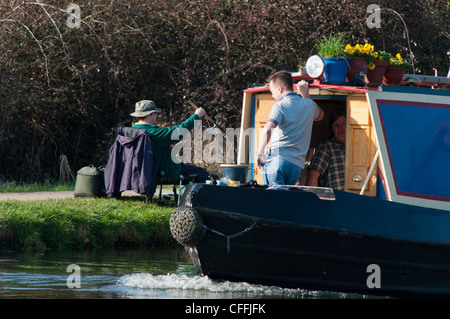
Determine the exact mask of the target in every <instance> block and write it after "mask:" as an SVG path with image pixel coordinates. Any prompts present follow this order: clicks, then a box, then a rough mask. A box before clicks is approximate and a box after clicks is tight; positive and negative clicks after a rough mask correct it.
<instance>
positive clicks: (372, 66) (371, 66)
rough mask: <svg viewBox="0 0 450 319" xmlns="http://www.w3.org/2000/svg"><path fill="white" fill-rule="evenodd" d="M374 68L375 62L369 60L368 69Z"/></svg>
mask: <svg viewBox="0 0 450 319" xmlns="http://www.w3.org/2000/svg"><path fill="white" fill-rule="evenodd" d="M373 69H375V64H373V63H372V62H369V70H373Z"/></svg>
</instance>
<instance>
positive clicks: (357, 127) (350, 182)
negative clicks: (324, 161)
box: [345, 95, 378, 196]
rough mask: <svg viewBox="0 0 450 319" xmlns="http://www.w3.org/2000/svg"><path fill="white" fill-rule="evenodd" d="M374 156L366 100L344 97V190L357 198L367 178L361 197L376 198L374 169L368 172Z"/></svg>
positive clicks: (370, 122)
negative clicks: (345, 109)
mask: <svg viewBox="0 0 450 319" xmlns="http://www.w3.org/2000/svg"><path fill="white" fill-rule="evenodd" d="M375 153H376V140H375V132H374V129H373V124H372V119H371V117H370V112H369V105H368V102H367V99H366V96H365V95H364V96H352V95H350V96H348V97H347V129H346V150H345V190H346V191H348V192H352V193H357V194H359V193H360V192H361V189H362V187H363V185H364V182H365V180H366V177H367V175H368V174H370V175H371V176H370V178H369V182H368V184H367V186H366V189H365V191H364V195H368V196H375V195H376V179H377V177H376V173H377V167H378V166H377V165H376V166H374V167H375V169H374V171H373V172H369V169H370V166H371V164H372V161H373V159H374V156H375Z"/></svg>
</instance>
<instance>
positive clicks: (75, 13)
mask: <svg viewBox="0 0 450 319" xmlns="http://www.w3.org/2000/svg"><path fill="white" fill-rule="evenodd" d="M66 12H67V14H68V15H69V16H68V17H67V20H66V25H67V27H68V28H69V29H74V28H77V29H79V28H81V8H80V6H79V5H78V4H71V5H69V6H68V7H67V9H66Z"/></svg>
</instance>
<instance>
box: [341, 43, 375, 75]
mask: <svg viewBox="0 0 450 319" xmlns="http://www.w3.org/2000/svg"><path fill="white" fill-rule="evenodd" d="M344 52H345V55H346V56H347V57H348V58H349V67H348V73H347V79H348V80H349V81H353V79H354V78H355V75H356V74H357V73H359V72H363V73H364V74H367V70H368V69H369V65H370V67H371V68H373V67H374V65H373V63H372V60H373V58H374V57H373V55H372V53H373V52H374V47H373V45H371V44H369V43H366V44H364V45H361V44H356V45H355V46H354V47H353V46H351V45H350V44H347V46H346V47H345V49H344Z"/></svg>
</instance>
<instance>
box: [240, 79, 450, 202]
mask: <svg viewBox="0 0 450 319" xmlns="http://www.w3.org/2000/svg"><path fill="white" fill-rule="evenodd" d="M293 77H294V82H296V81H299V80H302V79H305V80H309V81H310V82H312V83H311V84H310V95H311V97H312V99H313V100H314V101H315V102H316V103H317V104H318V105H319V106H320V107H321V108H322V109H323V111H324V112H325V118H324V119H323V120H322V121H316V122H314V125H313V131H312V137H311V143H310V149H309V152H308V156H307V158H306V163H305V169H304V171H306V168H307V165H308V163H309V162H310V160H311V158H312V156H313V154H314V152H315V150H316V149H317V147H318V146H319V144H320V143H321V142H322V141H323V140H324V138H325V135H326V134H327V133H328V124H329V117H330V114H332V113H333V112H334V111H335V110H337V109H345V110H346V116H347V120H346V155H345V156H346V158H345V191H346V192H351V193H356V194H362V195H365V196H374V197H379V198H385V199H388V200H397V201H401V200H399V199H401V197H402V196H408V200H405V202H409V198H410V197H411V196H410V195H411V194H412V195H413V197H417V198H418V200H419V201H421V200H423V199H425V200H429V199H432V200H437V202H438V204H436V205H437V207H443V206H444V207H446V209H447V210H448V209H449V206H450V182H449V180H450V176H449V171H450V169H449V168H448V163H450V157H449V154H450V153H449V151H450V149H444V146H442V147H441V146H437V148H436V149H434V150H430V149H429V148H427V146H430V147H431V144H432V142H430V141H431V140H432V139H433V136H435V134H434V135H433V132H434V133H436V132H437V131H438V130H439V129H441V130H447V131H445V132H446V133H445V132H444V133H442V134H448V135H446V137H445V138H448V139H449V140H448V141H447V142H448V143H449V144H448V145H447V146H448V147H449V148H450V90H449V88H450V79H447V78H444V81H443V82H440V83H438V85H439V89H436V83H433V80H432V79H428V80H427V79H425V80H424V79H422V81H421V83H422V85H420V86H419V85H417V81H411V82H409V81H408V79H411V78H413V76H409V77H408V75H405V76H404V80H403V82H402V83H401V84H400V85H396V86H385V85H380V86H365V87H358V86H352V85H333V84H324V83H321V82H320V81H318V80H314V79H312V78H310V77H309V76H307V75H300V74H293ZM415 78H416V77H415V76H414V79H415ZM430 78H432V77H430ZM439 80H440V81H441V80H442V78H439ZM434 82H436V81H434ZM275 102H276V101H275V100H274V99H273V98H272V95H271V93H270V90H269V87H268V86H255V87H251V88H248V89H246V90H244V92H243V108H242V119H241V134H240V141H239V150H238V158H237V161H238V164H248V166H249V171H248V180H256V182H257V183H258V184H262V176H261V171H260V169H259V168H258V167H257V165H256V159H255V154H256V148H257V146H258V143H259V133H260V130H261V129H262V128H263V126H264V125H265V123H266V121H267V119H268V117H269V114H270V111H271V108H272V105H273V104H274V103H275ZM427 121H428V123H427ZM249 128H250V130H249ZM423 130H425V131H426V133H424V132H423ZM249 132H251V133H249ZM249 134H250V135H251V136H249ZM437 134H441V133H439V132H437ZM420 136H421V137H423V138H420ZM424 136H426V138H425V137H424ZM408 148H411V149H408ZM433 152H434V153H433ZM433 154H436V156H441V157H442V159H441V160H437V161H436V160H435V161H434V162H433V161H431V162H433V165H437V167H435V168H434V169H436V170H437V171H438V172H440V173H439V174H441V177H443V178H444V177H446V178H447V179H446V180H443V179H436V181H434V182H433V183H435V184H434V186H433V190H430V189H431V188H430V187H429V186H427V189H424V188H425V187H426V183H428V181H429V178H428V177H429V176H427V177H423V178H422V179H420V180H419V181H418V182H415V183H416V184H417V185H412V184H411V183H414V182H412V179H409V177H410V176H407V175H408V174H412V175H418V174H417V172H418V170H420V165H423V164H421V163H419V158H424V159H426V158H427V156H433ZM428 161H430V160H429V159H428ZM431 162H430V163H431ZM423 173H424V175H426V174H427V173H426V172H423ZM428 174H433V173H428ZM442 174H443V175H442ZM425 180H426V181H427V182H425ZM304 182H305V181H304V180H303V181H302V178H301V179H300V181H299V183H300V185H301V184H302V183H304ZM420 185H422V186H420ZM434 189H439V191H437V192H436V191H435V190H434ZM416 204H417V203H416ZM427 205H428V203H427V204H425V205H424V206H427ZM433 205H434V204H433ZM433 205H431V206H433Z"/></svg>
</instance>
